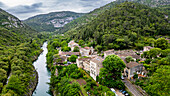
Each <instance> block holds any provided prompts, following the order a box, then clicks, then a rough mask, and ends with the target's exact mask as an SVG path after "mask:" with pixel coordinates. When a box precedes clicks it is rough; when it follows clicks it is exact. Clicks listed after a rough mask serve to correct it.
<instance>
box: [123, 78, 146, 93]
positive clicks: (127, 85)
mask: <svg viewBox="0 0 170 96" xmlns="http://www.w3.org/2000/svg"><path fill="white" fill-rule="evenodd" d="M122 81H123V82H124V83H125V86H126V87H127V88H128V89H129V91H130V92H131V93H132V94H133V95H134V96H143V95H142V94H141V93H140V92H139V91H138V90H137V89H136V88H135V86H134V85H133V84H132V83H131V82H130V81H128V80H127V78H125V80H122Z"/></svg>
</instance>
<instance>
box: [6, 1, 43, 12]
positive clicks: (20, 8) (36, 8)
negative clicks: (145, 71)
mask: <svg viewBox="0 0 170 96" xmlns="http://www.w3.org/2000/svg"><path fill="white" fill-rule="evenodd" d="M40 7H42V3H35V4H32V5H30V6H28V5H19V6H15V7H11V8H9V9H7V11H9V12H11V13H13V14H24V13H35V12H38V11H41V10H40V9H39V8H40Z"/></svg>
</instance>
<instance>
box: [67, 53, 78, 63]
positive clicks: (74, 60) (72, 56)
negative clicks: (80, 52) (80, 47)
mask: <svg viewBox="0 0 170 96" xmlns="http://www.w3.org/2000/svg"><path fill="white" fill-rule="evenodd" d="M77 58H78V57H77V56H76V55H71V57H70V58H69V61H70V62H76V59H77Z"/></svg>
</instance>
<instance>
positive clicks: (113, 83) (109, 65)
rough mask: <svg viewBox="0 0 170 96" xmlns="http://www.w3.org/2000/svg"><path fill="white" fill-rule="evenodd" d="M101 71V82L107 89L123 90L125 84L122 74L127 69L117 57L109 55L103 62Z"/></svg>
mask: <svg viewBox="0 0 170 96" xmlns="http://www.w3.org/2000/svg"><path fill="white" fill-rule="evenodd" d="M103 67H104V68H101V69H100V73H99V82H100V84H103V85H106V86H107V87H110V88H111V87H112V88H118V89H123V88H124V87H125V86H124V83H123V82H121V79H120V78H121V72H122V71H123V69H124V68H125V64H124V62H123V61H122V60H121V59H120V57H118V56H116V55H109V56H107V57H106V58H105V60H104V61H103Z"/></svg>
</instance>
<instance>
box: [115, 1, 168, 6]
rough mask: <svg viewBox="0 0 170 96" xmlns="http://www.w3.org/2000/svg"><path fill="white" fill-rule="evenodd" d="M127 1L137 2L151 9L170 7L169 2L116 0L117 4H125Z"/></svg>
mask: <svg viewBox="0 0 170 96" xmlns="http://www.w3.org/2000/svg"><path fill="white" fill-rule="evenodd" d="M125 1H131V2H136V3H140V4H144V5H148V6H150V7H159V6H162V5H169V4H170V1H169V0H116V2H119V3H123V2H125Z"/></svg>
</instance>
